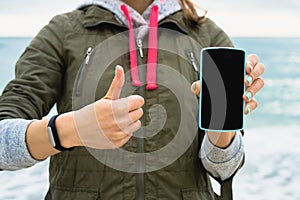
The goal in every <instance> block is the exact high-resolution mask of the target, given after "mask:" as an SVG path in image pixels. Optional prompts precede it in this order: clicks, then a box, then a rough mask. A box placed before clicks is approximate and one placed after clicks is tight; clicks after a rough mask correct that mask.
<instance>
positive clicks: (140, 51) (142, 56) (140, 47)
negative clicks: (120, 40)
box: [136, 38, 144, 58]
mask: <svg viewBox="0 0 300 200" xmlns="http://www.w3.org/2000/svg"><path fill="white" fill-rule="evenodd" d="M136 45H137V47H138V49H139V53H140V56H141V58H144V53H143V41H142V39H140V38H138V39H136Z"/></svg>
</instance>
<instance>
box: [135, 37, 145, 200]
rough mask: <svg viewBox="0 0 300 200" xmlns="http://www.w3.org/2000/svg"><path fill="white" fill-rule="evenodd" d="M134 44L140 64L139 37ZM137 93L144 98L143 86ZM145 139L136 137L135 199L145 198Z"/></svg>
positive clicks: (143, 72)
mask: <svg viewBox="0 0 300 200" xmlns="http://www.w3.org/2000/svg"><path fill="white" fill-rule="evenodd" d="M136 44H137V47H138V49H139V54H140V56H138V65H141V64H142V63H143V61H142V59H143V57H144V55H143V49H142V48H143V41H142V40H141V39H139V38H138V39H137V40H136ZM144 69H145V68H144V67H139V77H140V80H141V82H142V83H145V81H146V80H145V79H146V78H145V77H146V76H145V75H146V71H144ZM138 93H139V94H140V95H141V96H142V97H144V98H145V90H144V87H143V86H142V87H139V89H138ZM141 122H142V127H143V126H144V125H145V118H144V117H142V118H141ZM139 131H144V129H140V130H139ZM141 135H145V133H144V132H142V133H141ZM144 148H145V141H144V138H140V137H139V138H137V152H138V154H139V155H138V157H137V169H138V173H137V183H136V184H137V185H136V187H137V197H136V199H137V200H144V199H145V175H144V172H145V158H144V152H145V149H144Z"/></svg>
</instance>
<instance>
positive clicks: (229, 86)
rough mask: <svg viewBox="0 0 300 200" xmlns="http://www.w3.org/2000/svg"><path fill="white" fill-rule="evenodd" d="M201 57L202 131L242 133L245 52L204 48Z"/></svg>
mask: <svg viewBox="0 0 300 200" xmlns="http://www.w3.org/2000/svg"><path fill="white" fill-rule="evenodd" d="M200 57H201V59H200V60H201V63H200V84H201V90H200V96H199V104H200V105H199V127H200V128H201V129H203V130H208V131H216V132H230V131H237V130H242V129H243V128H244V100H243V94H244V91H245V84H244V77H245V75H246V52H245V50H243V49H237V48H227V47H226V48H225V47H219V48H215V47H212V48H204V49H202V50H201V56H200Z"/></svg>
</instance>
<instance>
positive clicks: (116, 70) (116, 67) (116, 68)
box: [115, 65, 122, 75]
mask: <svg viewBox="0 0 300 200" xmlns="http://www.w3.org/2000/svg"><path fill="white" fill-rule="evenodd" d="M118 67H122V66H121V65H116V67H115V75H116V74H117V68H118Z"/></svg>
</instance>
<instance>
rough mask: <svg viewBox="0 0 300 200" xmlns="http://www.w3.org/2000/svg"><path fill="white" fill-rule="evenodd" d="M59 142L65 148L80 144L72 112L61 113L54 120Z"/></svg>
mask: <svg viewBox="0 0 300 200" xmlns="http://www.w3.org/2000/svg"><path fill="white" fill-rule="evenodd" d="M55 126H56V129H57V133H58V137H59V140H60V143H61V145H62V146H63V147H65V148H71V147H75V146H82V144H81V141H80V138H79V136H78V133H77V130H76V125H75V122H74V117H73V113H72V112H68V113H65V114H62V115H60V116H58V117H57V119H56V121H55Z"/></svg>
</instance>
